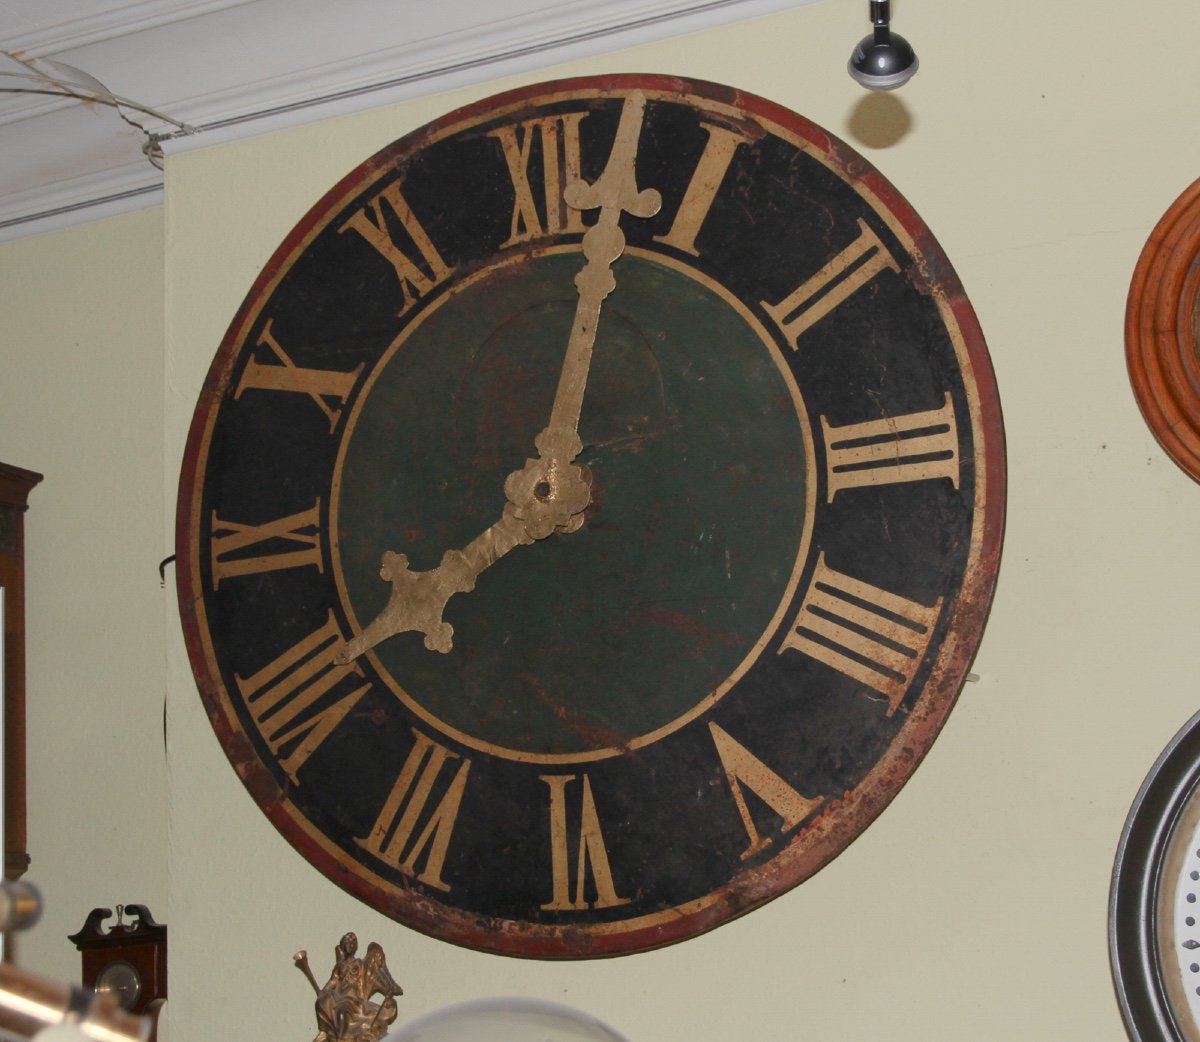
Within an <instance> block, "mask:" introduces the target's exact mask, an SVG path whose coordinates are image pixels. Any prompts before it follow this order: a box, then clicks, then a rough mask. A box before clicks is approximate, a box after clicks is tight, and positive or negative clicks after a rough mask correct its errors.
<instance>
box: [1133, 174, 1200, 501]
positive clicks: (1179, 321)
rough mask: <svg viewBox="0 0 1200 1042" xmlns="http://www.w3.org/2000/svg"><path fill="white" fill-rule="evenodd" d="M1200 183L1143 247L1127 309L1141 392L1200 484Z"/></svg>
mask: <svg viewBox="0 0 1200 1042" xmlns="http://www.w3.org/2000/svg"><path fill="white" fill-rule="evenodd" d="M1198 262H1200V180H1197V181H1195V182H1193V183H1192V184H1191V185H1190V186H1189V187H1188V188H1187V189H1186V190H1185V191H1184V192H1183V193H1182V194H1181V195H1180V196H1179V198H1178V199H1176V200H1175V202H1174V203H1172V204H1171V207H1170V209H1168V210H1167V212H1166V213H1165V214H1163V216H1162V219H1161V220H1160V221H1159V222H1158V224H1157V225H1156V226H1155V228H1154V231H1153V232H1151V233H1150V237H1149V238H1148V239H1147V240H1146V245H1145V246H1144V247H1142V254H1141V256H1140V257H1139V258H1138V263H1137V267H1136V268H1135V269H1134V273H1133V281H1132V282H1131V283H1130V287H1129V300H1128V303H1127V305H1126V310H1125V361H1126V364H1127V366H1128V368H1129V381H1130V383H1131V384H1132V385H1133V393H1134V397H1135V398H1136V399H1137V403H1138V406H1139V407H1140V408H1141V410H1142V416H1143V418H1144V419H1145V421H1146V424H1147V426H1149V428H1150V430H1151V431H1152V432H1153V434H1154V436H1155V438H1157V439H1158V442H1159V444H1160V445H1161V446H1162V447H1163V449H1164V450H1166V453H1167V455H1169V456H1170V457H1171V459H1173V460H1174V461H1175V462H1176V463H1177V464H1178V465H1179V466H1180V467H1181V468H1182V469H1183V470H1185V471H1186V472H1187V473H1188V474H1189V475H1190V476H1191V477H1192V478H1193V479H1194V480H1196V481H1200V350H1198V345H1197V330H1196V326H1197V305H1198V303H1200V300H1198V298H1200V263H1198Z"/></svg>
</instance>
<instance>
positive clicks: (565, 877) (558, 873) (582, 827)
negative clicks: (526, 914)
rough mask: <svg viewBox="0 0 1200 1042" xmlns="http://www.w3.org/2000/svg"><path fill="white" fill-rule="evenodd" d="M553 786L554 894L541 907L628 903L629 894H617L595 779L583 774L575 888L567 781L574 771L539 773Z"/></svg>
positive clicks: (563, 909) (576, 908) (566, 908)
mask: <svg viewBox="0 0 1200 1042" xmlns="http://www.w3.org/2000/svg"><path fill="white" fill-rule="evenodd" d="M539 777H540V778H541V780H542V781H544V782H545V783H546V784H547V785H548V786H549V787H550V876H551V880H552V889H551V894H552V897H551V899H550V901H549V902H548V903H546V904H544V905H542V908H544V909H546V910H547V911H554V912H569V911H580V910H583V909H587V908H612V907H613V906H615V905H623V904H628V903H629V898H627V897H618V896H617V890H616V886H615V885H614V884H613V876H612V869H611V868H610V867H609V864H608V851H607V850H606V849H605V846H604V836H603V835H602V834H601V831H600V817H599V815H597V813H596V801H595V799H594V798H593V797H592V783H591V780H590V779H589V778H588V776H587V775H586V774H585V775H584V776H583V798H582V802H581V804H580V812H579V842H578V856H577V857H576V860H575V888H574V890H573V891H572V889H571V879H570V869H569V865H570V850H569V849H568V848H569V845H570V844H569V840H570V835H569V834H570V828H569V826H568V824H567V817H568V815H567V785H568V784H569V783H570V782H573V781H574V780H575V775H573V774H557V775H555V774H543V775H539ZM589 869H590V872H591V878H592V883H593V886H592V888H591V891H590V893H592V894H594V898H595V899H594V900H591V901H589V900H588V896H589V890H588V887H587V881H588V873H589Z"/></svg>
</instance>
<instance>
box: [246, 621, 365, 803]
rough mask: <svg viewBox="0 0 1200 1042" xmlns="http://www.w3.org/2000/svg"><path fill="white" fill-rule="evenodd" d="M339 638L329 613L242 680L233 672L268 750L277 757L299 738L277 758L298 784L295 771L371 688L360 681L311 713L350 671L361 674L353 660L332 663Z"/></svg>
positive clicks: (339, 645)
mask: <svg viewBox="0 0 1200 1042" xmlns="http://www.w3.org/2000/svg"><path fill="white" fill-rule="evenodd" d="M342 641H343V637H342V634H341V631H340V630H339V629H338V627H337V625H336V623H335V622H334V618H333V612H330V613H329V617H328V619H327V620H326V622H325V625H323V626H321V627H319V628H318V629H317V630H315V631H314V632H313V633H310V634H309V635H308V636H307V637H305V638H304V639H303V640H301V641H300V642H299V643H298V644H295V645H293V646H292V647H290V648H288V650H287V651H285V652H284V653H283V654H282V655H280V656H279V657H278V658H276V659H274V660H273V661H272V662H270V663H268V664H267V665H266V666H264V667H263V668H262V669H260V670H259V671H258V672H257V673H254V674H253V675H251V676H249V677H244V678H243V677H240V676H237V675H236V674H235V675H234V679H235V680H236V681H237V686H238V690H239V691H240V692H241V694H242V698H243V699H245V702H246V705H247V707H248V708H249V709H250V715H251V717H252V718H253V720H254V723H255V725H256V726H257V727H258V729H259V733H260V734H261V735H262V736H263V739H264V740H265V741H266V743H267V745H268V746H269V747H270V749H271V752H272V753H274V754H275V755H276V756H278V755H279V753H280V751H281V750H282V749H283V748H284V746H286V745H288V744H290V743H291V742H294V741H295V740H296V739H297V738H299V739H301V741H300V744H299V745H297V746H296V747H295V748H294V749H293V750H292V751H291V752H290V753H289V754H288V756H287V758H286V759H284V760H281V761H280V766H281V767H282V768H283V769H284V770H285V771H286V772H287V775H288V777H289V778H291V779H292V781H294V782H296V783H297V784H299V778H298V777H297V774H298V772H299V770H300V768H301V767H303V766H304V763H305V761H306V760H307V759H308V758H309V757H310V756H311V755H312V754H313V751H314V750H315V749H316V748H317V747H318V746H319V745H320V744H321V743H322V742H323V741H325V739H326V738H328V737H329V735H330V734H331V733H332V732H333V730H334V728H336V727H337V725H338V724H340V723H341V722H342V721H343V720H344V719H345V718H346V714H347V713H349V712H350V710H351V709H353V708H354V706H355V704H356V703H357V702H358V700H359V699H360V698H362V696H363V695H364V694H366V692H367V691H368V690H369V689H370V686H371V685H370V684H363V685H362V686H360V687H358V688H356V689H355V690H353V691H351V692H349V693H348V694H345V695H342V696H341V697H340V698H338V699H337V701H335V702H333V703H332V704H330V705H328V706H325V707H323V708H321V709H320V710H318V711H317V712H310V710H311V709H312V708H313V706H314V705H316V703H317V702H319V701H320V700H321V699H322V698H323V697H324V696H325V695H327V694H328V693H329V692H330V691H332V690H333V688H334V687H335V686H336V685H337V684H340V683H341V682H342V681H343V680H345V679H346V678H347V677H348V676H349V675H350V674H352V673H353V674H356V675H357V676H359V677H360V678H361V676H362V669H361V668H360V667H359V666H358V665H357V664H356V663H353V662H351V663H347V664H346V665H338V664H337V663H336V662H335V661H334V655H335V654H336V653H337V651H338V649H339V648H340V647H341V645H342Z"/></svg>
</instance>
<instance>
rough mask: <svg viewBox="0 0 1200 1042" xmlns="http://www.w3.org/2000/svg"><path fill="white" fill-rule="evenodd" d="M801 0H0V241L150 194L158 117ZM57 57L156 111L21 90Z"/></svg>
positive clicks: (640, 33) (222, 132)
mask: <svg viewBox="0 0 1200 1042" xmlns="http://www.w3.org/2000/svg"><path fill="white" fill-rule="evenodd" d="M815 2H819V0H486V2H477V3H472V2H468V0H457V2H456V0H132V2H126V3H118V2H116V0H0V52H7V54H8V55H15V56H16V57H17V58H18V59H20V61H14V60H12V59H11V58H9V57H7V56H6V55H5V54H2V53H0V241H3V240H4V239H12V238H17V237H19V236H22V235H27V234H31V233H34V232H41V231H47V230H51V229H53V228H57V227H62V226H64V225H67V224H70V223H74V222H77V221H82V220H91V219H94V218H96V217H99V216H105V215H108V214H110V213H116V212H120V211H122V210H128V209H133V208H136V207H138V206H146V205H152V204H154V203H156V202H157V201H158V199H159V198H160V194H161V189H162V179H161V173H160V171H159V170H158V169H156V168H155V166H153V165H152V164H151V162H150V160H149V159H148V158H147V156H146V155H145V154H144V153H143V147H144V146H146V145H147V143H148V136H147V135H168V134H171V133H172V132H174V131H175V130H176V127H175V126H173V125H172V123H171V122H169V121H168V119H166V118H161V117H169V118H170V120H174V121H177V122H178V123H182V124H188V125H189V126H190V127H191V128H194V133H189V134H187V135H185V136H178V137H176V138H175V139H174V140H168V141H166V142H164V144H163V147H164V148H165V149H166V150H167V151H168V153H169V152H170V151H171V150H172V149H179V148H183V147H189V146H191V145H204V144H210V143H217V142H218V141H222V140H228V139H230V138H233V137H242V136H248V135H251V134H256V133H261V132H264V131H266V130H272V129H276V128H277V127H279V126H282V125H287V124H291V123H298V122H304V121H307V120H310V119H316V118H320V117H324V116H326V115H329V114H332V113H334V112H344V111H351V110H353V109H360V108H366V107H369V106H373V105H380V104H385V103H388V102H392V101H396V100H399V99H401V98H404V97H411V96H413V95H416V94H421V93H426V92H429V91H434V90H444V89H447V88H449V87H453V86H458V85H461V84H464V83H469V82H473V81H477V80H482V79H486V78H491V77H494V76H497V75H501V74H506V73H512V72H518V71H525V70H528V69H535V68H538V67H540V66H545V65H548V64H551V63H554V62H559V61H566V60H569V59H573V58H578V57H581V56H584V55H587V54H595V53H600V52H603V51H606V50H611V49H614V48H616V47H624V46H628V45H630V44H633V43H639V42H644V41H648V40H654V39H661V38H663V37H666V36H672V35H677V34H680V33H684V32H691V31H694V30H697V29H703V28H708V27H710V26H715V25H720V24H723V23H727V22H731V21H735V20H739V19H743V18H749V17H755V16H758V15H761V14H767V13H770V12H773V11H779V10H784V9H786V8H791V7H798V6H800V5H802V4H806V3H815ZM862 15H863V20H864V24H865V19H866V9H865V5H864V10H863V11H862ZM858 28H859V25H858V24H855V25H848V26H847V39H848V40H850V41H851V42H853V39H854V37H855V32H856V30H857V29H858ZM849 46H850V44H848V45H847V47H848V49H849ZM21 62H25V63H28V64H25V65H23V64H21ZM53 63H59V65H58V66H55V65H54V64H53ZM63 64H65V65H67V66H70V67H72V68H71V69H66V70H64V69H62V68H61V65H63ZM72 69H73V70H78V71H79V72H81V73H83V74H85V76H84V77H83V79H82V82H84V83H85V84H86V86H85V88H84V89H83V90H82V91H81V92H82V93H89V94H90V96H92V97H95V96H96V95H97V94H98V93H99V92H100V90H101V89H102V88H107V90H108V91H109V92H111V94H113V95H116V96H119V97H121V98H124V99H128V100H129V101H131V102H134V103H136V104H137V106H140V108H141V109H149V110H152V111H153V112H154V113H156V114H157V115H150V114H147V113H146V112H144V111H139V108H135V107H134V106H133V105H128V106H124V107H122V108H121V109H120V110H118V109H116V108H114V107H112V106H111V105H108V104H100V103H96V102H95V101H81V100H77V99H75V98H69V97H62V96H50V95H47V94H44V93H43V94H39V93H28V91H29V90H31V89H32V90H39V89H41V90H61V89H62V85H63V84H65V83H67V82H68V80H70V81H71V82H72V83H79V82H81V78H80V77H79V76H78V75H76V74H75V73H74V72H73V71H72ZM35 72H43V73H47V74H49V75H50V76H51V77H52V78H53V79H54V80H56V81H57V83H58V85H59V86H54V85H53V84H52V83H51V82H35V81H34V80H32V79H30V78H29V77H30V76H31V75H33V74H34V73H35ZM89 78H90V79H89ZM95 81H99V83H96V82H95ZM17 91H20V92H17ZM122 115H123V116H125V117H126V119H128V120H132V121H134V122H136V123H138V124H140V126H141V128H144V129H139V128H138V127H135V126H133V125H131V124H130V123H128V122H126V121H125V120H124V119H122Z"/></svg>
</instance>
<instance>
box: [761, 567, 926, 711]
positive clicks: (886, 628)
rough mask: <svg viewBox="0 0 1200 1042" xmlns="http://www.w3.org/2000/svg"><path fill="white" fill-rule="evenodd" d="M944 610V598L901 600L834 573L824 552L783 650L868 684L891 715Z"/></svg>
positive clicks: (901, 598)
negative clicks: (927, 601)
mask: <svg viewBox="0 0 1200 1042" xmlns="http://www.w3.org/2000/svg"><path fill="white" fill-rule="evenodd" d="M941 610H942V598H940V597H939V598H938V599H937V601H936V603H934V604H933V605H932V606H926V605H924V604H918V603H917V602H916V601H910V600H908V599H906V598H904V597H899V596H897V595H896V594H894V593H889V592H888V591H887V590H881V589H880V588H879V587H878V586H872V585H871V584H870V583H865V582H863V581H862V580H861V579H855V578H852V577H851V576H849V575H843V574H842V573H841V572H836V571H834V570H833V569H832V568H830V567H829V566H828V565H827V564H826V563H825V554H824V553H822V554H821V555H820V557H819V558H818V559H817V567H816V570H815V571H814V573H813V578H812V583H811V584H810V586H809V588H808V592H807V593H805V595H804V600H803V601H802V602H801V604H800V611H799V612H797V614H796V618H795V620H794V621H793V622H792V626H791V631H790V632H789V633H788V635H787V636H786V637H784V639H783V642H782V644H781V645H780V647H779V652H780V654H782V653H783V652H785V651H798V652H801V653H802V654H805V655H808V656H809V657H810V658H814V659H816V660H817V661H818V662H823V663H825V665H827V666H830V667H832V668H833V669H836V670H837V671H838V672H839V673H844V674H845V675H846V676H848V677H852V678H853V679H855V680H858V681H860V682H861V683H863V684H866V685H867V686H868V687H870V688H873V689H874V690H876V691H878V692H879V693H880V694H881V695H883V696H884V697H885V698H886V699H887V704H888V709H887V715H888V716H891V715H892V714H893V713H894V712H895V711H896V709H897V708H898V707H899V705H900V703H901V702H902V701H903V700H904V695H905V693H906V692H907V691H908V685H909V684H910V683H912V678H913V674H914V673H915V672H916V669H917V667H918V666H919V665H920V663H921V660H922V658H923V657H924V655H925V651H926V649H927V648H928V646H929V641H930V638H931V637H932V636H933V627H934V624H935V623H936V622H937V620H938V616H939V615H940V614H941Z"/></svg>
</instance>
